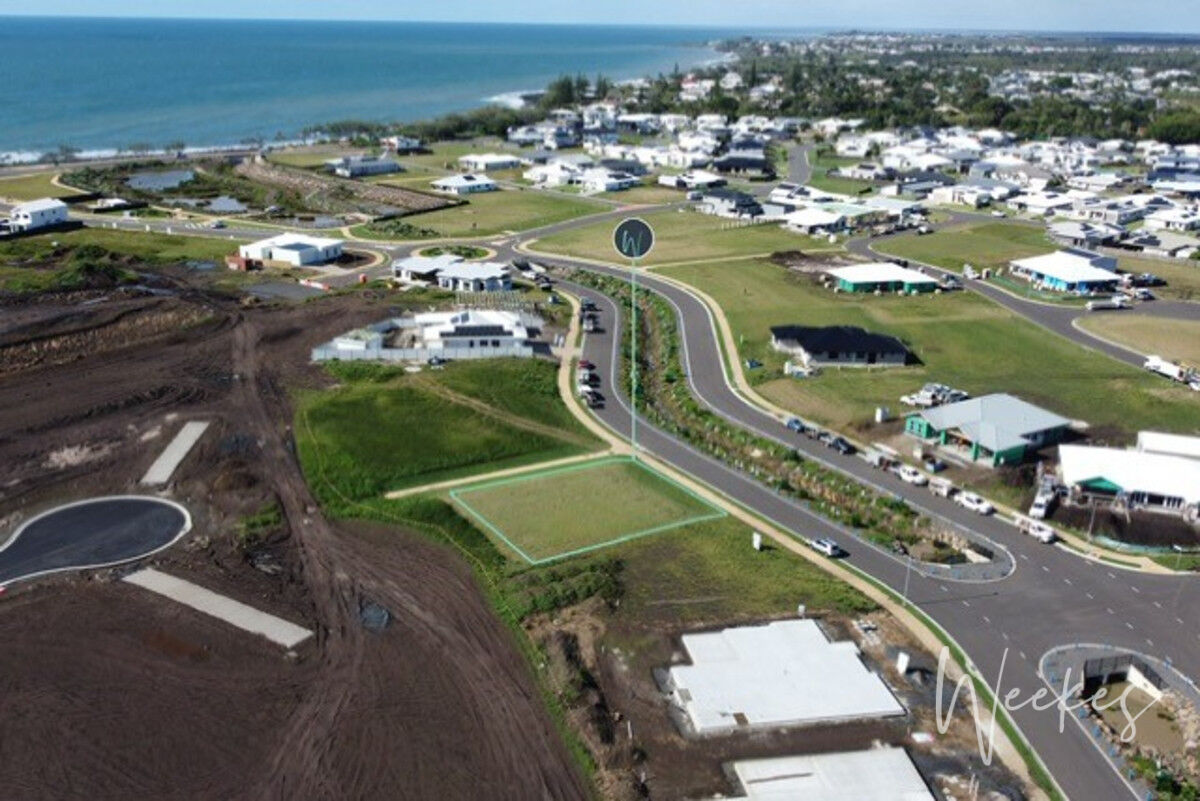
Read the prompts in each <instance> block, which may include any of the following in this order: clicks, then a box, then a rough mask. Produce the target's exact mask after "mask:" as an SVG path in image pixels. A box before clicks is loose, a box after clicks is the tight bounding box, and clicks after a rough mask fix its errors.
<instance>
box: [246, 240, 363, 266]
mask: <svg viewBox="0 0 1200 801" xmlns="http://www.w3.org/2000/svg"><path fill="white" fill-rule="evenodd" d="M344 245H345V243H344V242H342V240H340V239H326V238H324V237H319V236H309V235H308V234H280V235H279V236H273V237H271V238H269V239H261V240H259V241H258V242H251V243H250V244H249V245H242V246H241V247H239V248H238V256H240V257H241V258H242V259H244V260H245V261H246V262H261V263H263V264H267V263H271V262H274V263H278V264H286V265H288V266H291V267H303V266H307V265H312V264H325V263H327V262H331V261H337V260H338V259H340V258H341V257H342V249H343V247H344Z"/></svg>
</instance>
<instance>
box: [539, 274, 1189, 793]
mask: <svg viewBox="0 0 1200 801" xmlns="http://www.w3.org/2000/svg"><path fill="white" fill-rule="evenodd" d="M539 261H545V262H548V263H556V264H560V265H563V266H570V262H569V261H567V260H561V259H539ZM576 266H581V267H584V268H586V269H589V270H594V271H597V272H602V273H608V274H613V275H624V274H625V271H622V270H618V269H615V268H601V267H596V266H593V265H576ZM639 283H640V284H643V285H648V286H650V287H652V288H653V289H655V290H656V291H658V292H660V293H661V294H663V295H664V296H665V297H667V298H668V299H669V300H670V301H671V302H672V304H673V305H674V306H675V307H676V310H677V313H678V315H679V320H680V323H681V333H682V337H683V341H684V354H685V360H686V369H687V373H688V378H689V382H690V383H691V386H692V389H693V391H694V392H695V394H696V395H697V397H699V398H700V399H701V400H702V401H703V402H704V403H706V404H707V405H708V406H710V407H711V408H712V409H714V410H715V411H716V412H718V413H719V414H721V415H722V416H724V417H725V418H727V419H729V420H732V421H734V422H736V423H738V424H740V425H742V426H744V427H746V428H748V429H751V430H754V431H756V432H758V433H760V434H762V435H764V436H769V437H772V438H774V439H776V440H778V441H781V442H785V443H787V444H790V445H793V446H795V447H797V448H798V449H800V450H801V451H803V452H804V453H805V454H806V455H809V456H811V457H815V458H820V459H823V460H826V461H828V462H829V463H831V464H833V465H834V466H835V467H836V468H837V469H840V470H843V471H845V472H847V473H849V474H851V475H854V476H855V477H857V478H860V479H862V480H866V481H869V482H870V483H874V484H878V485H880V486H883V487H884V488H886V489H888V490H889V491H892V492H894V493H895V494H897V495H900V496H902V497H904V498H905V499H906V500H908V501H910V502H911V503H913V504H914V505H916V506H919V507H921V508H925V509H928V510H930V511H932V512H933V513H935V514H938V515H941V516H943V517H945V518H947V519H949V520H952V521H954V522H956V523H959V524H961V525H964V526H967V527H970V528H972V529H974V530H976V531H978V532H981V533H983V534H984V535H986V536H987V537H989V538H991V539H993V540H994V541H996V542H999V543H1001V544H1003V545H1004V546H1005V547H1007V548H1008V549H1009V550H1010V551H1011V552H1012V553H1013V555H1014V557H1015V559H1016V565H1017V568H1016V570H1015V572H1013V573H1012V574H1011V575H1010V576H1008V577H1007V578H1004V579H1002V580H996V581H990V582H973V583H957V582H952V581H948V580H944V579H939V578H938V577H936V576H932V577H931V576H926V575H923V574H921V573H918V572H917V571H912V572H911V573H909V574H908V575H907V577H906V572H907V571H906V564H905V562H904V561H902V560H901V559H899V558H897V557H895V556H894V555H892V554H890V553H887V552H884V551H882V550H880V549H877V548H875V547H872V546H870V545H868V544H867V543H865V542H862V541H857V540H855V541H847V536H846V532H844V531H842V530H840V529H838V528H836V527H834V526H832V525H831V524H830V523H828V522H827V521H825V520H824V519H823V518H820V517H818V516H816V515H814V514H813V513H811V512H809V511H808V510H807V509H805V508H804V506H803V505H801V504H799V503H796V502H794V501H791V500H789V499H786V498H783V497H781V496H780V495H778V494H776V493H774V492H772V491H771V490H770V489H768V488H767V487H766V486H764V485H763V484H761V483H759V482H758V481H757V480H755V479H753V478H751V477H749V476H747V475H744V474H742V473H740V472H737V471H735V470H733V469H732V468H730V467H728V466H726V465H724V464H722V463H720V462H718V461H716V460H714V459H712V458H710V457H707V456H705V455H703V454H700V453H699V452H697V451H695V450H694V449H692V448H691V447H690V446H688V445H687V444H685V443H683V442H680V441H678V440H676V439H674V438H673V437H671V436H669V435H667V434H665V433H664V432H661V431H659V430H658V429H656V428H655V427H654V426H652V425H651V424H650V423H649V422H648V421H646V420H644V419H642V418H640V417H639V422H638V442H639V445H640V447H642V448H643V449H645V450H646V451H647V452H649V453H652V454H654V455H655V456H656V457H658V458H660V459H662V460H663V461H664V462H667V463H668V464H671V465H672V466H674V467H675V468H677V469H679V470H681V471H683V472H686V473H688V474H689V475H691V476H693V477H695V478H697V479H698V480H700V481H702V482H704V483H705V484H707V485H708V486H710V487H711V488H713V489H714V490H715V491H717V492H719V493H721V494H723V495H725V496H726V497H728V498H729V499H731V500H733V501H735V502H737V503H739V504H741V505H743V506H745V507H748V508H750V509H752V510H754V511H755V512H757V513H759V514H761V515H762V516H763V517H766V518H767V519H769V520H771V521H772V522H774V523H775V524H777V525H778V526H779V527H781V528H783V529H785V530H787V531H789V532H791V533H793V534H795V535H796V536H800V537H815V536H827V537H832V538H834V539H837V540H838V541H839V542H841V543H842V544H843V545H844V546H847V549H848V550H849V551H850V555H849V557H847V561H848V562H849V563H850V564H851V565H853V566H854V567H856V568H859V569H860V570H862V571H864V572H866V573H868V574H869V575H871V576H873V577H875V578H876V579H878V580H880V581H882V582H884V583H886V584H887V585H888V586H890V587H891V588H892V589H894V590H895V591H897V592H902V591H903V590H904V588H905V586H906V582H907V587H908V596H909V598H910V599H911V601H912V602H913V603H914V604H915V605H916V606H918V607H920V608H921V610H922V611H924V612H925V613H926V614H928V615H929V616H930V617H931V618H933V619H934V620H935V621H936V622H937V623H938V624H939V625H940V626H942V628H943V629H945V630H946V631H947V632H948V633H949V634H950V635H951V636H952V637H953V638H954V639H955V640H956V641H957V642H958V643H959V644H960V645H961V646H962V647H963V649H964V650H965V652H966V653H967V654H968V657H969V658H970V659H971V660H972V661H973V663H974V664H975V665H976V666H977V667H978V669H979V671H980V673H981V675H982V676H983V677H984V678H985V679H986V680H987V681H988V683H989V684H990V685H991V686H992V688H993V689H998V690H999V691H1000V692H999V695H1003V694H1005V693H1007V692H1008V690H1010V689H1019V690H1020V692H1021V695H1020V698H1021V699H1028V698H1029V697H1030V696H1031V695H1032V694H1033V693H1035V692H1037V691H1038V690H1039V689H1041V688H1042V687H1043V686H1044V685H1043V682H1042V680H1041V678H1040V677H1039V675H1038V672H1037V665H1038V661H1039V659H1040V658H1041V656H1042V655H1043V654H1044V653H1045V652H1046V651H1048V650H1050V649H1051V648H1054V647H1056V646H1059V645H1063V644H1068V643H1074V642H1095V643H1105V644H1110V645H1113V646H1116V647H1119V648H1126V649H1129V650H1132V651H1137V652H1142V653H1147V654H1151V655H1154V656H1156V657H1159V658H1169V659H1170V660H1171V662H1172V663H1173V664H1175V665H1176V666H1178V667H1179V668H1180V669H1181V670H1183V671H1184V672H1185V673H1189V672H1190V673H1194V672H1195V670H1196V667H1197V666H1200V632H1198V631H1197V627H1196V626H1195V623H1194V617H1193V616H1192V615H1191V614H1190V613H1189V610H1190V609H1194V608H1195V605H1196V604H1197V603H1200V586H1198V585H1197V582H1196V581H1195V580H1194V579H1193V578H1191V577H1180V576H1151V575H1143V574H1140V573H1134V572H1130V571H1122V570H1120V569H1116V568H1113V567H1109V566H1107V565H1105V564H1102V563H1096V562H1092V561H1089V560H1085V559H1083V558H1081V557H1079V556H1078V555H1076V554H1074V553H1073V552H1070V551H1068V550H1066V549H1065V548H1057V547H1051V546H1046V545H1042V544H1041V543H1038V542H1036V541H1034V540H1032V539H1030V538H1028V537H1024V536H1022V535H1020V534H1018V533H1017V532H1016V530H1015V529H1014V528H1013V527H1012V526H1010V525H1008V524H1007V523H1005V522H1003V521H1001V520H998V519H994V518H981V517H979V516H977V515H974V514H973V513H970V512H966V511H965V510H963V509H961V508H960V507H958V506H957V505H955V504H953V503H951V502H949V501H946V500H944V499H941V498H938V497H936V496H933V495H932V494H930V493H929V492H927V491H926V490H924V489H920V488H915V487H911V486H910V485H907V484H904V483H903V482H900V481H899V480H898V479H895V478H894V477H893V476H891V475H887V474H883V473H881V472H878V471H876V470H874V469H872V468H871V467H869V466H868V465H867V463H866V462H865V461H862V460H861V459H857V458H855V457H841V456H839V455H837V454H835V453H832V452H830V451H827V450H826V449H824V448H823V447H822V446H819V445H817V444H815V443H813V442H811V441H809V440H807V439H806V438H799V437H795V436H793V435H791V433H790V432H788V431H787V430H786V429H785V428H784V427H783V425H782V423H781V422H780V421H779V420H776V419H775V418H774V417H773V416H771V415H769V414H767V413H765V412H763V411H760V410H759V409H757V408H756V407H754V406H752V405H750V404H749V403H748V402H746V401H744V400H743V399H742V398H741V397H740V396H738V395H737V394H736V393H735V392H734V391H733V390H732V389H731V388H730V386H729V385H728V383H727V382H726V380H725V374H724V367H723V364H722V362H721V359H720V353H719V350H718V346H717V341H716V338H715V334H714V330H713V325H712V321H711V319H710V317H709V314H708V311H707V309H706V308H705V307H704V305H703V304H702V303H701V302H700V301H699V300H698V299H696V298H695V297H693V296H692V295H690V294H689V293H687V292H686V291H685V290H682V289H679V288H677V287H675V286H672V285H670V284H667V283H666V282H663V281H661V280H659V279H657V278H655V277H654V276H652V275H645V276H639ZM580 291H582V292H583V293H584V294H586V295H589V296H591V297H593V298H596V299H597V302H598V304H599V305H600V306H601V309H602V318H603V323H604V326H605V330H604V331H603V332H602V333H600V334H597V335H589V336H587V338H586V340H585V346H584V355H585V356H586V358H588V359H590V360H591V361H593V362H595V363H596V364H597V365H598V366H599V367H600V371H601V374H602V375H606V376H608V379H607V382H606V386H605V387H603V390H602V391H603V392H604V394H605V395H606V397H607V399H608V402H607V404H606V406H605V408H603V409H601V410H599V411H598V416H599V418H600V419H601V420H602V421H603V422H604V423H605V424H606V425H608V426H609V427H610V428H612V429H613V430H614V431H616V432H617V433H618V434H620V435H621V436H625V437H628V436H629V433H630V428H631V414H630V412H629V409H628V406H627V403H626V401H625V399H624V398H622V397H621V396H620V394H619V393H618V391H617V388H618V387H619V384H618V383H617V376H616V375H615V370H616V369H618V368H617V365H618V359H617V357H618V353H617V348H618V347H619V342H618V338H617V337H618V335H619V334H620V333H621V332H623V330H624V323H623V322H622V321H621V320H620V317H619V311H618V309H617V306H616V304H615V303H613V302H612V301H611V300H609V299H607V298H603V297H600V296H598V294H597V293H596V292H594V291H589V290H580ZM1002 665H1003V670H1002ZM1014 717H1015V719H1016V720H1017V722H1018V725H1019V726H1020V727H1021V728H1022V730H1023V731H1024V733H1025V735H1026V736H1027V738H1028V739H1029V741H1030V742H1031V744H1032V745H1033V746H1034V748H1035V749H1036V750H1037V751H1038V753H1039V754H1040V755H1041V756H1042V758H1043V760H1044V761H1045V762H1046V764H1047V765H1048V766H1049V768H1050V770H1051V771H1052V773H1053V774H1054V776H1055V778H1056V779H1057V780H1058V782H1059V783H1060V785H1061V786H1062V787H1063V789H1064V791H1065V792H1066V793H1067V794H1068V796H1069V797H1071V798H1075V799H1100V798H1104V799H1110V798H1121V797H1127V796H1129V795H1131V794H1132V791H1131V790H1130V789H1129V787H1128V786H1127V785H1126V784H1125V783H1124V780H1123V779H1122V778H1121V777H1120V776H1119V775H1118V774H1117V773H1116V772H1115V771H1113V770H1112V768H1111V767H1110V766H1109V763H1108V762H1107V761H1106V760H1105V759H1104V758H1103V756H1102V755H1101V754H1100V753H1099V752H1098V751H1097V750H1096V748H1095V747H1094V746H1093V745H1092V744H1091V743H1090V742H1089V741H1088V740H1087V738H1086V737H1085V735H1084V734H1083V733H1082V732H1081V731H1080V730H1079V729H1078V727H1077V726H1076V724H1075V723H1074V722H1073V721H1072V720H1065V722H1064V727H1063V730H1062V731H1061V732H1060V730H1059V716H1058V713H1057V711H1056V710H1054V709H1051V710H1048V711H1036V710H1034V709H1033V708H1032V707H1030V706H1026V707H1025V708H1023V709H1020V710H1017V711H1015V712H1014ZM1068 717H1069V716H1068Z"/></svg>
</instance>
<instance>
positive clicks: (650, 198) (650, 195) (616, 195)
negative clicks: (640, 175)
mask: <svg viewBox="0 0 1200 801" xmlns="http://www.w3.org/2000/svg"><path fill="white" fill-rule="evenodd" d="M653 181H654V179H651V181H650V183H643V184H642V185H641V186H635V187H631V188H629V189H626V190H624V191H622V192H603V193H601V194H599V195H596V197H602V198H605V199H606V200H614V201H616V202H618V203H628V204H630V205H639V204H644V205H647V206H652V205H659V204H662V203H678V202H680V201H682V200H683V199H684V197H685V194H684V193H683V192H681V191H680V190H678V189H671V188H670V187H668V186H660V185H658V184H656V183H654V182H653Z"/></svg>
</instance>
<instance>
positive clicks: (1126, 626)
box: [1125, 620, 1133, 631]
mask: <svg viewBox="0 0 1200 801" xmlns="http://www.w3.org/2000/svg"><path fill="white" fill-rule="evenodd" d="M1125 628H1127V629H1129V630H1130V631H1133V624H1132V623H1130V622H1129V621H1128V620H1126V621H1125Z"/></svg>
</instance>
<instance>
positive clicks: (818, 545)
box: [808, 537, 846, 559]
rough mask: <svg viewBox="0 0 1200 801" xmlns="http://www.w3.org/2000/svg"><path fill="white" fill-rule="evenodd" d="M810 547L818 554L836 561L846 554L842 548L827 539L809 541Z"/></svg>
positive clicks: (820, 538)
mask: <svg viewBox="0 0 1200 801" xmlns="http://www.w3.org/2000/svg"><path fill="white" fill-rule="evenodd" d="M808 544H809V546H810V547H811V548H812V549H813V550H814V551H816V552H817V553H823V554H825V555H826V556H828V557H829V558H831V559H836V558H837V557H839V556H842V555H844V554H845V553H846V552H845V551H843V550H842V548H841V546H840V545H838V544H837V543H836V542H834V541H833V540H831V539H829V538H827V537H819V538H817V539H815V540H809V541H808Z"/></svg>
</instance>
